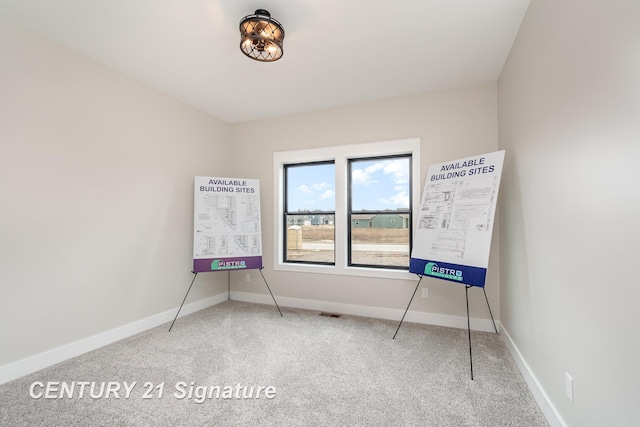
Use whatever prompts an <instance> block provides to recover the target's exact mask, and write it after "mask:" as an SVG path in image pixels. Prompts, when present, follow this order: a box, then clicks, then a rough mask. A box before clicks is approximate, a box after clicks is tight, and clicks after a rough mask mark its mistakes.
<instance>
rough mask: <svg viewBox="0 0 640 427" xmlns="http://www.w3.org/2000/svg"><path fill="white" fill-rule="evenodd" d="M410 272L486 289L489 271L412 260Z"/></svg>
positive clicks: (465, 266)
mask: <svg viewBox="0 0 640 427" xmlns="http://www.w3.org/2000/svg"><path fill="white" fill-rule="evenodd" d="M409 272H410V273H414V274H419V275H421V276H427V277H434V278H436V279H442V280H448V281H450V282H456V283H462V284H465V285H470V286H477V287H480V288H484V284H485V280H486V278H487V269H486V268H480V267H471V266H468V265H460V264H449V263H446V262H440V261H434V260H426V259H419V258H411V262H410V264H409Z"/></svg>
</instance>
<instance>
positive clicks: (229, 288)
mask: <svg viewBox="0 0 640 427" xmlns="http://www.w3.org/2000/svg"><path fill="white" fill-rule="evenodd" d="M263 268H264V267H260V269H259V271H260V275H261V276H262V280H264V284H265V285H267V289H268V290H269V293H270V294H271V298H273V302H274V303H275V304H276V308H277V309H278V312H279V313H280V317H284V316H283V315H282V311H281V310H280V306H279V305H278V303H277V301H276V298H275V297H274V296H273V292H271V288H270V287H269V284H268V283H267V279H265V278H264V274H262V269H263ZM192 273H193V274H194V276H193V280H192V281H191V285H189V289H188V290H187V293H186V295H185V296H184V299H183V300H182V304H180V308H179V309H178V312H177V313H176V317H174V318H173V322H171V326H170V327H169V332H171V328H173V324H174V323H176V319H177V318H178V315H179V314H180V310H182V306H183V305H184V302H185V301H186V300H187V296H188V295H189V292H191V287H192V286H193V282H195V281H196V277H198V273H196V272H195V271H192ZM227 286H228V292H229V296H228V300H230V299H231V272H229V275H228V276H227Z"/></svg>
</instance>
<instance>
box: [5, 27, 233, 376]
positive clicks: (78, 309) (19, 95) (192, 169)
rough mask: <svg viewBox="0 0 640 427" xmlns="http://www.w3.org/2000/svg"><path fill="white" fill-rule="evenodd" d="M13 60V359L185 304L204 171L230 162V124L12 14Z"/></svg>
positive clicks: (210, 289)
mask: <svg viewBox="0 0 640 427" xmlns="http://www.w3.org/2000/svg"><path fill="white" fill-rule="evenodd" d="M0 58H2V60H1V65H0V147H1V150H0V203H1V207H0V265H1V267H0V325H1V326H0V343H2V344H0V366H2V365H4V364H7V363H10V362H14V361H16V360H19V359H22V358H25V357H27V356H32V355H35V354H38V353H41V352H43V351H45V350H50V349H53V348H56V347H59V346H62V345H65V344H68V343H70V342H73V341H75V340H79V339H82V338H86V337H89V336H92V335H95V334H97V333H100V332H104V331H107V330H111V329H113V328H116V327H118V326H121V325H125V324H128V323H131V322H134V321H137V320H140V319H143V318H146V317H148V316H151V315H154V314H157V313H160V312H164V311H166V310H170V309H173V308H175V307H177V306H178V305H179V304H180V302H181V301H182V298H183V297H184V294H185V292H186V289H187V287H188V285H189V283H190V280H191V278H192V277H193V275H192V274H191V273H190V270H191V267H192V266H191V253H192V233H193V231H192V230H193V217H192V215H193V214H192V212H193V210H192V207H193V177H194V175H209V174H212V175H218V174H219V175H225V174H228V173H230V172H229V171H230V170H231V167H230V165H229V163H228V161H227V158H226V157H227V156H226V153H227V152H228V146H229V145H228V142H229V135H228V131H229V128H228V126H227V125H226V124H224V123H222V122H220V121H219V120H217V119H215V118H212V117H210V116H208V115H206V114H204V113H202V112H199V111H197V110H195V109H193V108H191V107H188V106H186V105H185V104H182V103H180V102H178V101H176V100H174V99H172V98H170V97H168V96H166V95H163V94H161V93H159V92H156V91H154V90H152V89H150V88H148V87H146V86H143V85H142V84H140V83H138V82H136V81H133V80H131V79H128V78H126V77H124V76H123V75H121V74H119V73H116V72H114V71H112V70H110V69H108V68H106V67H104V66H102V65H100V64H97V63H95V62H93V61H91V60H89V59H87V58H85V57H83V56H81V55H78V54H76V53H74V52H72V51H69V50H67V49H65V48H62V47H60V46H58V45H56V44H54V43H52V42H50V41H48V40H46V39H44V38H42V37H40V36H37V35H35V34H33V33H31V32H29V31H26V30H23V29H21V28H18V27H16V26H14V25H13V24H10V23H9V22H7V21H4V20H0ZM225 290H226V276H225V277H222V276H217V277H216V276H214V275H209V276H206V275H203V277H202V278H200V276H199V278H198V285H197V286H195V285H194V289H193V290H192V293H191V295H190V297H189V301H193V300H198V299H202V298H204V297H206V296H210V295H212V294H214V293H217V292H222V291H225Z"/></svg>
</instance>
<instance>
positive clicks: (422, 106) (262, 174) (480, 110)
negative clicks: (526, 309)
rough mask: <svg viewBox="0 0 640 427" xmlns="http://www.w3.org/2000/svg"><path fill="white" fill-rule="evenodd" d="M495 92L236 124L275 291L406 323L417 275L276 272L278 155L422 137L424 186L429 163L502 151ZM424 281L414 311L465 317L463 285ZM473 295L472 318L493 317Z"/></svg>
mask: <svg viewBox="0 0 640 427" xmlns="http://www.w3.org/2000/svg"><path fill="white" fill-rule="evenodd" d="M496 90H497V88H496V85H494V84H490V85H483V86H477V87H472V88H461V89H456V90H450V91H443V92H437V93H430V94H425V95H418V96H409V97H401V98H396V99H389V100H384V101H379V102H372V103H366V104H359V105H352V106H346V107H341V108H333V109H329V110H323V111H317V112H308V113H303V114H297V115H290V116H286V117H280V118H275V119H268V120H261V121H256V122H251V123H244V124H238V125H234V126H233V127H232V141H233V154H232V156H233V157H232V158H233V162H232V163H233V164H234V165H235V173H236V174H237V175H240V176H243V177H247V178H258V179H260V183H261V196H262V197H261V208H262V227H263V233H262V234H263V251H264V252H265V253H264V256H263V259H264V266H265V268H264V274H265V276H266V277H267V280H268V281H269V285H270V286H271V288H272V290H273V292H274V293H275V294H276V295H277V296H279V297H281V298H292V299H302V300H314V301H323V302H327V303H329V304H327V305H325V307H336V305H331V303H337V304H350V305H355V306H368V307H378V308H381V309H388V310H389V309H395V310H400V311H401V312H400V315H397V314H398V313H395V312H394V313H393V315H397V317H396V318H397V319H398V320H399V319H400V317H401V314H402V311H404V309H405V308H406V306H407V303H408V302H409V300H410V298H411V295H412V293H413V290H414V289H415V286H416V283H417V278H416V279H415V280H409V281H404V280H389V279H384V280H383V279H373V278H367V277H347V276H331V275H320V274H309V273H293V272H283V271H274V270H273V257H274V254H273V253H271V250H270V248H273V238H274V234H275V233H274V218H273V212H274V206H273V197H274V188H273V162H272V159H273V153H274V152H276V151H285V150H299V149H304V148H316V147H326V146H335V145H343V144H356V143H361V142H376V141H385V140H397V139H403V138H411V137H419V138H421V141H422V144H421V155H422V159H421V172H422V177H421V183H420V187H421V188H422V186H423V182H424V179H425V177H426V172H427V168H428V166H429V165H430V164H433V163H439V162H444V161H447V160H454V159H458V158H462V157H466V156H471V155H476V154H483V153H488V152H493V151H496V150H497V148H498V147H497V93H496ZM497 228H498V227H496V229H495V231H496V233H494V238H493V246H492V252H491V257H490V262H489V273H488V280H487V283H488V284H487V288H486V289H487V294H488V295H489V299H490V302H491V306H492V309H493V310H494V316H495V317H496V318H499V315H500V314H499V286H500V283H499V280H498V277H499V275H498V271H499V265H498V254H499V251H498V238H497ZM232 277H233V285H232V287H233V289H234V290H236V291H240V292H243V291H244V292H256V293H266V292H267V290H266V287H265V286H264V284H263V282H262V279H261V278H260V276H257V277H255V278H254V279H253V280H252V282H251V283H246V282H245V281H244V274H240V273H236V274H232ZM422 285H426V286H428V287H429V297H428V298H426V299H423V298H421V297H420V296H419V295H418V296H417V297H416V298H415V300H414V302H413V303H412V305H411V310H412V311H415V312H423V313H431V314H438V315H445V316H459V317H460V318H463V319H466V311H465V307H466V306H465V296H464V295H465V290H464V286H460V285H455V284H452V283H450V282H444V281H441V280H436V279H431V278H424V279H423V280H422ZM470 300H471V307H470V310H471V316H472V317H475V318H480V319H489V318H490V317H489V312H488V310H487V304H486V302H485V299H484V296H483V295H482V291H481V290H480V289H475V290H471V291H470ZM356 311H357V310H356ZM357 312H358V313H359V311H357ZM382 312H383V311H379V312H377V313H382ZM366 313H371V312H366ZM489 322H490V321H489ZM464 326H465V327H466V323H465V324H464Z"/></svg>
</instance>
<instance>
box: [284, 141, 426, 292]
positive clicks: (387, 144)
mask: <svg viewBox="0 0 640 427" xmlns="http://www.w3.org/2000/svg"><path fill="white" fill-rule="evenodd" d="M399 154H411V185H412V188H411V198H412V200H411V202H412V224H414V226H415V224H417V219H418V213H419V210H420V197H421V193H420V138H408V139H400V140H393V141H381V142H369V143H362V144H350V145H337V146H333V147H322V148H312V149H308V150H294V151H279V152H275V153H273V187H274V191H273V197H274V200H273V206H274V215H273V221H274V224H273V229H274V234H275V235H274V239H273V242H274V243H273V246H274V247H273V250H274V257H273V259H274V262H273V269H274V270H280V271H295V272H302V273H319V274H337V275H343V276H365V277H377V278H385V279H399V280H407V279H412V278H413V277H414V274H412V273H409V270H408V269H407V270H406V271H405V270H396V269H385V268H371V267H353V266H348V265H347V263H348V260H347V257H348V252H347V245H348V244H349V242H348V236H347V224H348V218H347V196H348V188H347V182H348V181H347V168H348V161H347V160H348V159H359V158H369V157H378V156H380V157H382V156H393V155H399ZM327 160H333V161H334V162H335V173H336V181H335V187H336V188H335V197H336V199H335V204H336V206H335V220H334V224H335V252H334V256H335V265H317V264H304V263H287V262H284V242H283V236H284V231H285V230H284V221H283V220H282V219H283V216H284V194H283V193H284V165H290V164H296V163H311V162H321V161H327ZM411 232H412V233H413V230H411Z"/></svg>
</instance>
